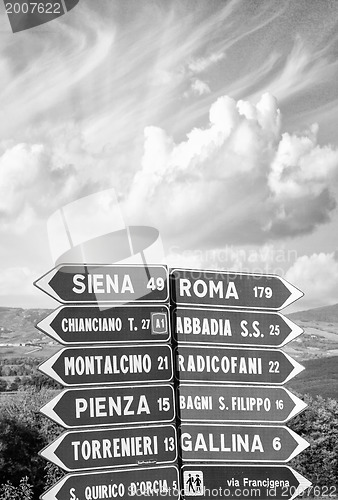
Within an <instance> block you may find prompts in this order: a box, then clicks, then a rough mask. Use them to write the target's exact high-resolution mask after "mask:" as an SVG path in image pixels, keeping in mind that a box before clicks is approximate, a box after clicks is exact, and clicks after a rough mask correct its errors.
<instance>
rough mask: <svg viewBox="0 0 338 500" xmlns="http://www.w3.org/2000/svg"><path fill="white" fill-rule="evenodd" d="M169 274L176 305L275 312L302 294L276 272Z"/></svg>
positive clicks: (188, 272)
mask: <svg viewBox="0 0 338 500" xmlns="http://www.w3.org/2000/svg"><path fill="white" fill-rule="evenodd" d="M170 277H171V282H172V298H173V301H174V302H175V304H177V305H185V306H191V305H195V306H210V307H215V306H217V307H219V306H220V307H230V308H239V307H240V308H244V309H270V310H275V311H278V310H280V309H282V308H283V307H286V306H288V305H289V304H292V303H293V302H295V301H296V300H297V299H299V298H300V297H302V296H303V293H302V292H301V291H300V290H298V289H297V288H296V287H294V286H293V285H291V284H290V283H288V282H287V281H286V280H285V279H284V278H281V277H280V276H276V275H268V274H244V273H234V272H223V271H202V270H189V269H174V270H173V271H171V274H170Z"/></svg>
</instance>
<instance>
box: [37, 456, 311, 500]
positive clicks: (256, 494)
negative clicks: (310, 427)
mask: <svg viewBox="0 0 338 500" xmlns="http://www.w3.org/2000/svg"><path fill="white" fill-rule="evenodd" d="M309 486H311V483H310V481H308V480H307V479H305V478H304V477H303V476H301V475H300V474H298V472H296V471H294V470H293V469H291V467H288V466H287V465H264V466H262V465H240V466H239V465H222V466H220V465H205V464H199V465H196V464H194V465H192V464H189V465H184V466H183V467H182V490H183V498H184V499H188V498H192V497H198V498H199V499H200V500H209V499H211V498H215V497H216V498H246V499H247V500H257V498H261V499H264V500H276V498H277V499H278V498H283V499H285V500H293V498H295V497H296V496H297V495H301V494H302V493H304V491H305V490H306V489H307V488H309ZM46 500H49V499H46ZM51 500H52V499H51ZM60 500H63V498H60ZM67 500H68V499H67Z"/></svg>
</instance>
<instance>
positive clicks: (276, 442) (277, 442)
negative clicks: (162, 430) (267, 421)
mask: <svg viewBox="0 0 338 500" xmlns="http://www.w3.org/2000/svg"><path fill="white" fill-rule="evenodd" d="M272 446H273V449H274V450H276V451H279V450H280V449H281V448H282V443H281V442H280V438H279V437H275V438H273V441H272Z"/></svg>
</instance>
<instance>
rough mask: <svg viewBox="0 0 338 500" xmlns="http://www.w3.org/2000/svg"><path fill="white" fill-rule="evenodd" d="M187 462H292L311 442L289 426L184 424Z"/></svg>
mask: <svg viewBox="0 0 338 500" xmlns="http://www.w3.org/2000/svg"><path fill="white" fill-rule="evenodd" d="M180 446H181V458H182V460H183V462H187V461H191V462H205V461H207V462H288V461H289V460H291V459H292V458H294V457H295V456H297V455H298V454H299V453H301V452H302V451H303V450H305V449H306V448H307V447H308V446H309V443H308V442H307V441H305V439H303V438H302V437H300V436H298V435H297V434H296V433H295V432H293V431H292V430H291V429H289V428H288V427H283V426H267V425H259V426H258V425H253V426H246V425H240V426H239V425H224V424H223V425H216V424H208V425H207V424H184V423H183V424H182V425H181V427H180Z"/></svg>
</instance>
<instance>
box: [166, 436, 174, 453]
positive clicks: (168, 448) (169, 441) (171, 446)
mask: <svg viewBox="0 0 338 500" xmlns="http://www.w3.org/2000/svg"><path fill="white" fill-rule="evenodd" d="M164 449H165V451H174V449H175V439H174V438H173V437H169V438H168V437H166V438H164Z"/></svg>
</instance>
